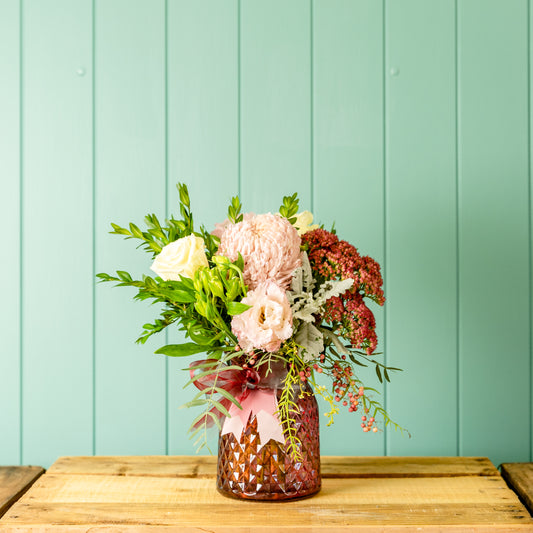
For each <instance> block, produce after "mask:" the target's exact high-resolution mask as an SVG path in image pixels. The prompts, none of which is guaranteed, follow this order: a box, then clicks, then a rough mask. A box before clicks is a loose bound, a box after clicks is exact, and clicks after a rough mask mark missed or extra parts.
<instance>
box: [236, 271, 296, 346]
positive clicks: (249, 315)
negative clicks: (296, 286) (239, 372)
mask: <svg viewBox="0 0 533 533" xmlns="http://www.w3.org/2000/svg"><path fill="white" fill-rule="evenodd" d="M242 303H243V304H246V305H251V306H252V307H251V308H250V309H248V310H246V311H244V313H241V314H240V315H235V316H234V317H233V319H232V321H231V330H232V331H233V333H235V335H236V336H237V339H239V345H240V347H241V348H242V349H243V350H244V351H245V352H250V351H251V350H253V349H258V350H264V351H266V352H275V351H276V350H279V348H280V346H281V343H282V341H284V340H286V339H288V338H289V337H290V336H291V335H292V312H291V306H290V304H289V300H288V299H287V296H286V295H285V291H284V290H283V289H281V288H280V287H278V285H276V284H275V283H273V282H271V281H266V282H263V283H260V284H259V285H258V286H257V287H256V289H255V290H253V291H250V292H248V294H247V296H245V297H244V298H243V299H242Z"/></svg>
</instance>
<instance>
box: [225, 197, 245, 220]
mask: <svg viewBox="0 0 533 533" xmlns="http://www.w3.org/2000/svg"><path fill="white" fill-rule="evenodd" d="M241 209H242V204H241V200H240V198H239V197H238V196H234V197H233V198H232V199H231V204H230V205H229V207H228V219H229V221H230V222H233V223H234V224H237V223H238V222H242V218H243V216H242V214H241Z"/></svg>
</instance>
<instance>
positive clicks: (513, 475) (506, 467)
mask: <svg viewBox="0 0 533 533" xmlns="http://www.w3.org/2000/svg"><path fill="white" fill-rule="evenodd" d="M502 476H503V479H505V481H507V484H508V485H509V486H510V487H511V488H512V489H513V490H514V491H515V492H516V493H517V494H518V496H519V497H520V498H521V499H522V501H523V502H524V503H525V504H526V507H527V508H528V509H529V512H530V513H531V514H532V515H533V463H504V464H502Z"/></svg>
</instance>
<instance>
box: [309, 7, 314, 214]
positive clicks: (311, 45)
mask: <svg viewBox="0 0 533 533" xmlns="http://www.w3.org/2000/svg"><path fill="white" fill-rule="evenodd" d="M313 36H314V10H313V0H309V48H310V50H309V84H310V87H309V96H310V98H309V100H310V102H309V107H310V109H309V112H310V123H309V137H310V139H309V143H310V150H309V158H310V167H309V170H310V195H311V198H310V203H311V206H310V207H311V212H313V213H314V211H315V169H314V164H315V155H314V144H315V116H314V106H315V93H314V91H315V86H314V61H315V58H314V37H313Z"/></svg>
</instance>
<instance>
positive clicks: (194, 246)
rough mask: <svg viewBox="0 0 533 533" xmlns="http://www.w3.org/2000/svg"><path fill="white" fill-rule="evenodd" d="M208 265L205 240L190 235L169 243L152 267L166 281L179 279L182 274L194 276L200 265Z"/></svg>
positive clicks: (188, 276)
mask: <svg viewBox="0 0 533 533" xmlns="http://www.w3.org/2000/svg"><path fill="white" fill-rule="evenodd" d="M206 266H209V265H208V263H207V257H206V255H205V243H204V240H203V239H202V238H201V237H196V236H195V235H189V236H188V237H183V238H182V239H178V240H177V241H174V242H171V243H170V244H167V245H166V246H165V247H164V248H163V249H162V250H161V252H160V253H159V255H158V256H157V257H156V258H155V259H154V262H153V264H152V266H151V267H150V268H151V269H152V270H153V271H154V272H155V273H156V274H157V275H158V276H160V277H161V278H162V279H164V280H165V281H168V280H174V281H179V280H180V275H182V276H183V277H186V278H192V277H193V275H194V273H195V272H196V271H197V270H198V269H199V268H200V267H206Z"/></svg>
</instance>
